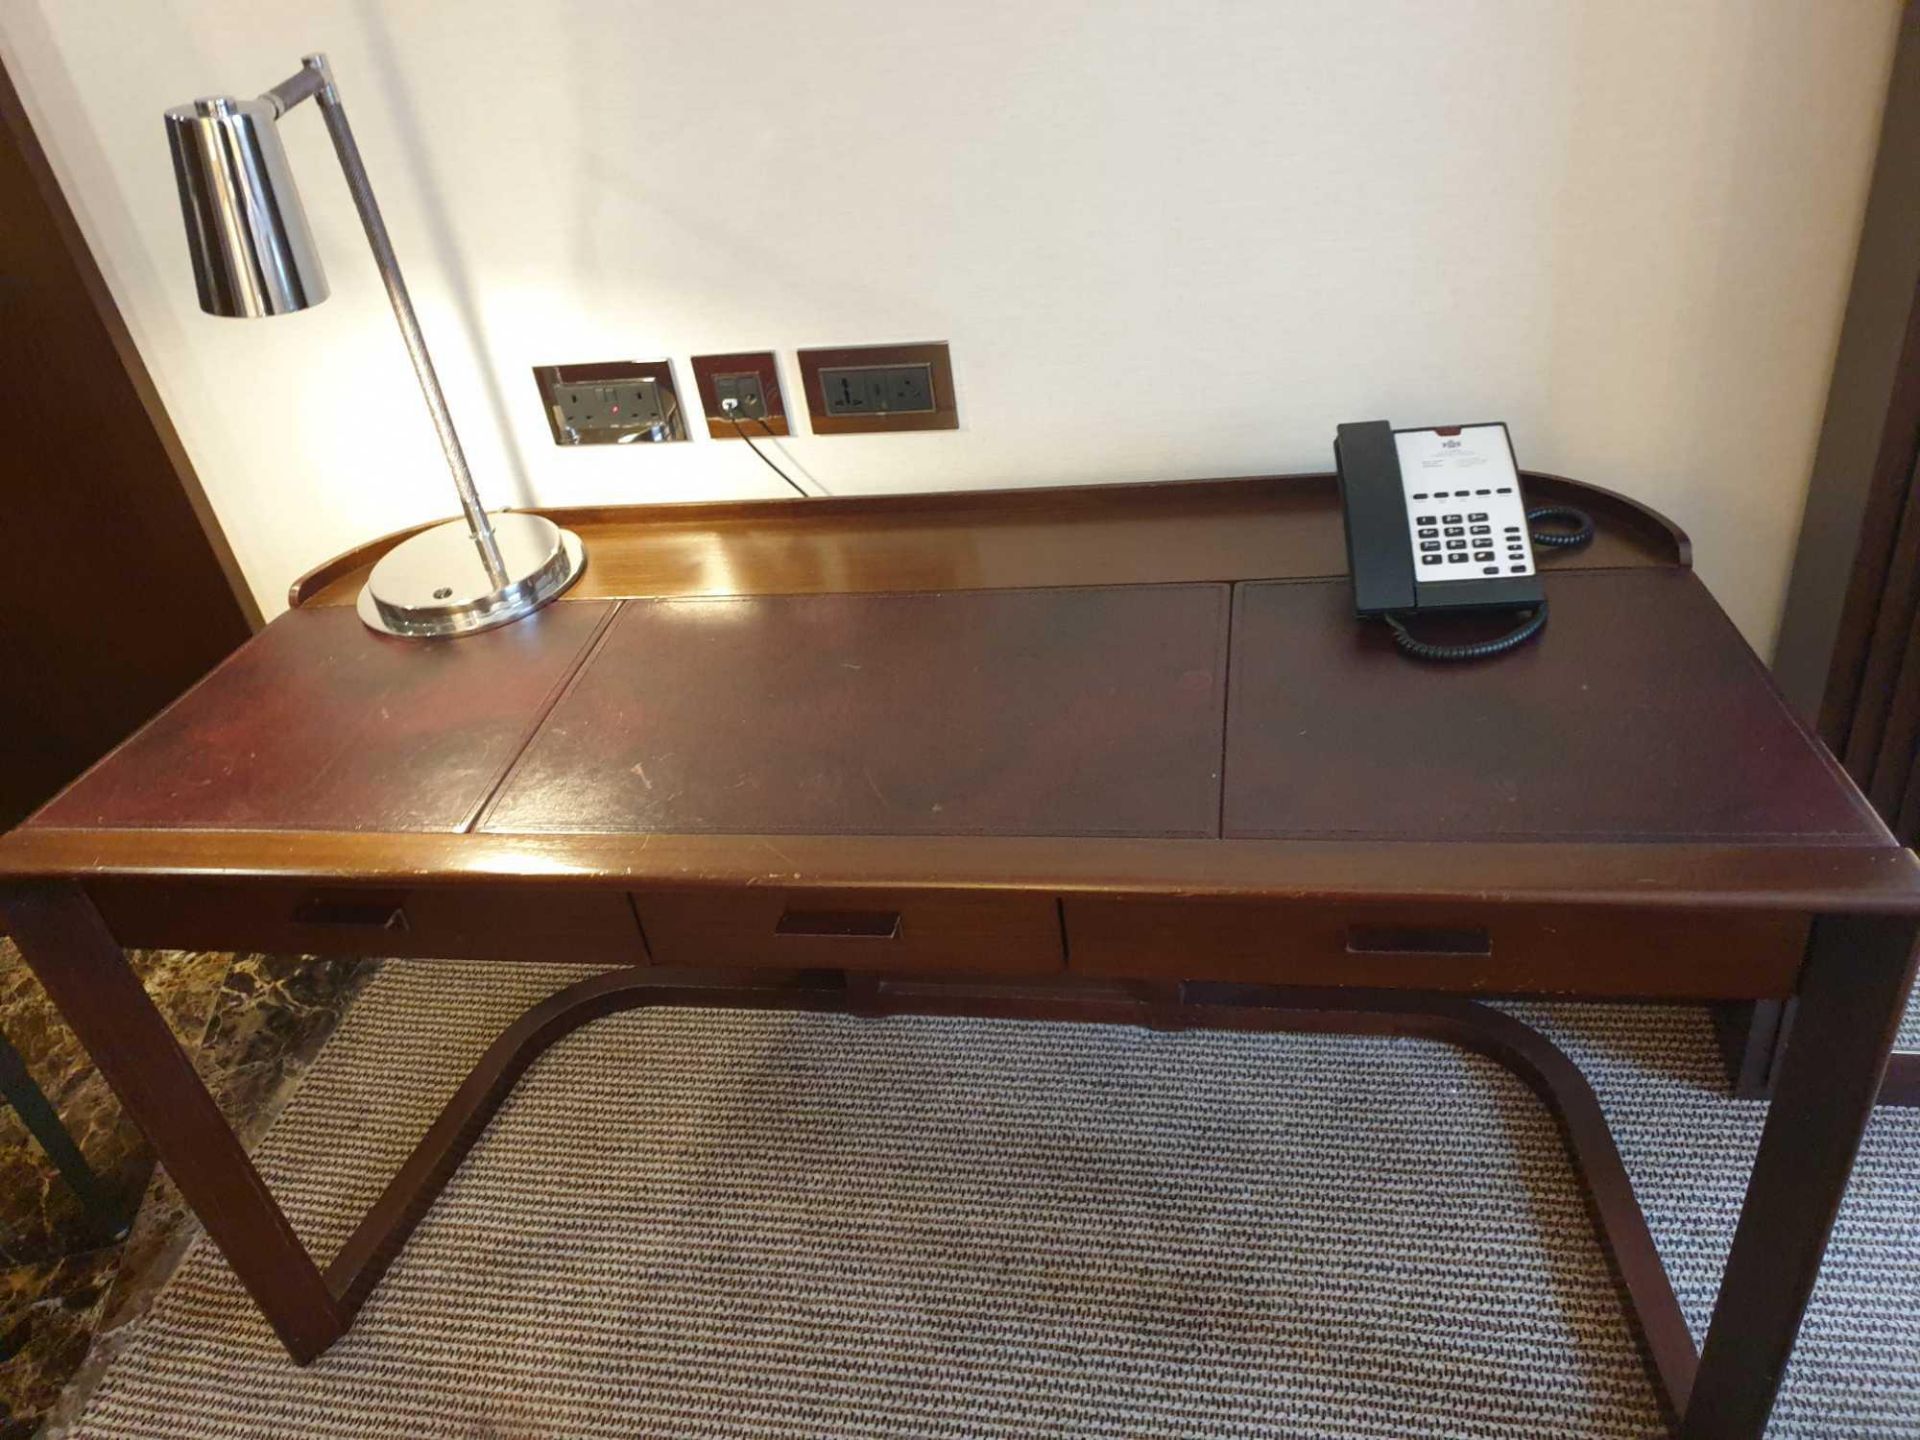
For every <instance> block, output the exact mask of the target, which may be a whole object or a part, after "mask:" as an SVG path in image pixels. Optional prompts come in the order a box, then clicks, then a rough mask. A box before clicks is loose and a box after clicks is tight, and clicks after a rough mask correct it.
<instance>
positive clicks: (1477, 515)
mask: <svg viewBox="0 0 1920 1440" xmlns="http://www.w3.org/2000/svg"><path fill="white" fill-rule="evenodd" d="M1486 518H1487V512H1486V511H1484V510H1476V511H1475V512H1474V513H1473V514H1471V515H1469V516H1467V523H1468V524H1472V523H1473V522H1474V521H1476V520H1484V519H1486Z"/></svg>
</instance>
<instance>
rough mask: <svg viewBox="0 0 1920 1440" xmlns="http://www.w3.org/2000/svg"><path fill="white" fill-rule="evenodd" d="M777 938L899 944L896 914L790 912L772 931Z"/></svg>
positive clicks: (829, 911)
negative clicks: (897, 941) (789, 936)
mask: <svg viewBox="0 0 1920 1440" xmlns="http://www.w3.org/2000/svg"><path fill="white" fill-rule="evenodd" d="M773 933H774V934H776V935H815V936H825V937H827V938H829V939H834V940H898V939H899V938H900V912H899V911H897V910H789V911H787V913H786V914H784V915H782V916H781V917H780V921H779V923H778V924H776V925H775V926H774V927H773Z"/></svg>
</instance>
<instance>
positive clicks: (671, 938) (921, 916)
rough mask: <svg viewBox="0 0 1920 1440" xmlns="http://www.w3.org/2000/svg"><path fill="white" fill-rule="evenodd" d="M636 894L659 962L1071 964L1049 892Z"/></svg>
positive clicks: (957, 966) (946, 967) (953, 968)
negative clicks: (1065, 952) (986, 893)
mask: <svg viewBox="0 0 1920 1440" xmlns="http://www.w3.org/2000/svg"><path fill="white" fill-rule="evenodd" d="M633 902H634V907H635V908H636V909H637V910H638V911H639V912H640V924H641V926H642V928H643V929H644V930H645V932H646V941H647V948H648V950H649V951H650V952H651V953H652V955H653V958H654V962H655V963H656V964H659V965H691V966H697V967H701V968H709V969H720V968H732V967H736V966H746V967H760V966H793V967H797V968H801V969H814V968H819V969H831V970H899V971H947V972H953V973H959V974H994V975H1011V974H1021V975H1031V974H1043V973H1046V972H1049V971H1057V970H1059V969H1061V968H1062V966H1063V965H1064V963H1065V955H1064V953H1063V951H1062V949H1061V943H1060V912H1059V909H1058V907H1057V906H1056V904H1055V902H1054V900H1053V897H1052V896H1050V895H976V894H971V893H966V892H959V893H949V892H943V891H906V892H903V891H886V890H838V891H803V890H787V891H782V890H749V891H724V892H723V891H713V890H684V891H681V890H659V891H648V892H645V893H641V894H637V895H635V896H634V897H633Z"/></svg>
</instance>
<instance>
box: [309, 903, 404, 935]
mask: <svg viewBox="0 0 1920 1440" xmlns="http://www.w3.org/2000/svg"><path fill="white" fill-rule="evenodd" d="M293 918H294V920H295V922H296V923H298V924H301V925H337V926H340V927H342V928H360V929H366V930H406V929H407V928H408V925H407V912H406V911H405V910H403V909H401V908H400V906H399V905H397V904H395V903H394V902H393V901H391V900H304V901H302V902H301V903H300V904H299V905H297V906H295V907H294V911H293Z"/></svg>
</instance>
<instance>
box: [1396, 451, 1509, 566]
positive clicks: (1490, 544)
mask: <svg viewBox="0 0 1920 1440" xmlns="http://www.w3.org/2000/svg"><path fill="white" fill-rule="evenodd" d="M1393 442H1394V446H1395V449H1396V451H1397V453H1398V457H1399V460H1400V488H1401V491H1402V492H1403V494H1404V495H1405V496H1406V501H1407V529H1408V531H1409V537H1408V538H1409V539H1410V541H1411V542H1412V545H1413V548H1414V554H1415V555H1416V556H1417V557H1418V562H1419V563H1418V564H1417V565H1416V566H1415V569H1414V578H1415V579H1416V580H1417V581H1419V582H1420V583H1422V584H1433V583H1436V582H1444V581H1449V580H1483V579H1486V578H1488V577H1490V576H1494V575H1500V576H1508V575H1531V574H1533V573H1534V570H1533V546H1532V545H1531V544H1529V543H1528V536H1527V511H1526V505H1525V503H1524V502H1523V501H1522V499H1521V496H1520V472H1519V469H1518V467H1516V466H1515V465H1514V463H1513V444H1512V442H1511V441H1510V440H1508V438H1507V427H1506V426H1504V425H1443V426H1440V427H1439V428H1438V429H1434V430H1396V431H1394V432H1393Z"/></svg>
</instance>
